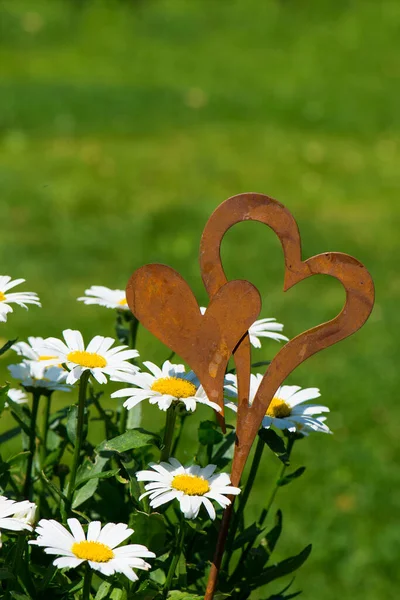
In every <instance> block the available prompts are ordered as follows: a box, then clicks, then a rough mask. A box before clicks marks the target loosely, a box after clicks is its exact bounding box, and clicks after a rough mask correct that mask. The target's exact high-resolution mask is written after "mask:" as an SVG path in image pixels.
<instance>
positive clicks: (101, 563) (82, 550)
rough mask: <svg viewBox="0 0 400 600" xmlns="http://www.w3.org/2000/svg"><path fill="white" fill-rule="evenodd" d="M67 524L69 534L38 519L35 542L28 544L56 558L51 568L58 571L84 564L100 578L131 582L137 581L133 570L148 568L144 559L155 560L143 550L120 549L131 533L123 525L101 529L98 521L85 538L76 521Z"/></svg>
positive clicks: (135, 546)
mask: <svg viewBox="0 0 400 600" xmlns="http://www.w3.org/2000/svg"><path fill="white" fill-rule="evenodd" d="M67 523H68V527H69V529H70V531H68V529H67V528H66V527H63V525H61V524H60V523H58V522H57V521H55V520H53V519H51V520H47V519H41V521H39V523H38V526H37V527H36V530H35V532H36V533H37V534H38V537H37V539H36V540H31V541H30V542H29V543H30V544H35V545H37V546H42V547H43V548H44V551H45V552H46V554H58V555H59V558H56V559H55V561H54V562H53V565H54V566H56V567H58V568H59V569H63V568H68V569H70V568H74V567H78V566H79V565H80V564H82V563H83V562H85V561H87V562H88V563H89V566H90V567H91V568H92V569H94V570H95V571H99V572H100V573H102V574H103V575H106V576H109V575H114V573H122V574H123V575H125V576H126V577H127V578H128V579H130V581H136V580H137V579H138V576H137V575H136V573H135V572H134V571H133V569H142V570H144V571H148V569H150V568H151V565H149V564H148V563H147V562H145V561H144V560H143V558H155V554H154V552H150V551H149V550H148V549H147V548H146V546H141V545H139V544H129V545H127V546H120V544H121V543H122V542H124V541H125V540H126V539H127V538H128V537H130V536H131V535H132V533H133V529H129V527H128V526H127V525H125V523H107V524H106V525H105V526H104V527H103V528H102V526H101V523H100V521H92V522H91V523H89V525H88V530H87V535H85V533H84V531H83V528H82V525H81V524H80V523H79V521H78V519H68V520H67ZM117 546H119V547H117Z"/></svg>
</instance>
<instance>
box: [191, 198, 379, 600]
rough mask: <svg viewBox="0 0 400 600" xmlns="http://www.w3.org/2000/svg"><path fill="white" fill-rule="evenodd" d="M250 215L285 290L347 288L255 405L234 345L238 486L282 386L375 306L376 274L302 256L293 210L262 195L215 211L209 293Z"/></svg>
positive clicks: (246, 358)
mask: <svg viewBox="0 0 400 600" xmlns="http://www.w3.org/2000/svg"><path fill="white" fill-rule="evenodd" d="M247 220H253V221H259V222H261V223H264V224H265V225H268V226H269V227H270V228H271V229H272V230H273V231H274V232H275V233H276V234H277V236H278V237H279V239H280V241H281V244H282V249H283V254H284V260H285V278H284V291H286V290H288V289H290V288H291V287H293V286H294V285H295V284H296V283H299V282H300V281H303V280H304V279H307V278H308V277H311V276H313V275H330V276H332V277H335V278H336V279H338V280H339V281H340V282H341V284H342V285H343V287H344V288H345V291H346V302H345V305H344V307H343V309H342V311H341V313H340V314H339V315H338V316H337V317H335V318H334V319H332V320H331V321H329V322H327V323H324V324H322V325H318V326H317V327H313V328H312V329H310V330H308V331H306V332H304V333H302V334H300V335H298V336H297V337H295V338H294V339H293V340H291V341H289V342H288V343H287V344H285V346H284V347H283V348H282V349H281V350H280V352H278V354H277V355H276V357H275V358H274V360H273V361H272V363H271V364H270V365H269V367H268V370H267V373H266V374H265V376H264V378H263V380H262V382H261V384H260V387H259V389H258V392H257V394H256V396H255V398H254V400H253V403H252V405H251V406H250V405H249V401H248V399H249V384H250V365H251V354H250V344H249V339H248V335H247V336H245V338H244V339H243V340H242V342H241V343H240V344H239V345H238V347H237V348H236V349H235V353H234V356H235V363H236V367H237V377H238V415H237V428H236V434H237V440H236V446H235V455H234V459H233V464H232V474H231V480H232V484H233V485H235V486H237V485H239V482H240V478H241V475H242V473H243V469H244V466H245V463H246V460H247V458H248V455H249V452H250V449H251V446H252V444H253V442H254V440H255V438H256V436H257V433H258V430H259V428H260V426H261V422H262V419H263V417H264V416H265V413H266V411H267V409H268V406H269V404H270V402H271V401H272V399H273V397H274V394H275V392H276V391H277V389H278V388H279V386H280V385H281V384H282V383H283V382H284V380H285V379H286V377H287V376H288V375H289V374H290V373H291V372H292V371H293V370H294V369H295V368H296V367H297V366H299V365H300V364H301V363H303V362H304V361H305V360H307V358H309V357H310V356H312V355H313V354H315V353H317V352H319V351H320V350H323V349H324V348H328V347H329V346H332V345H333V344H336V343H337V342H339V341H341V340H343V339H345V338H346V337H348V336H350V335H352V334H353V333H355V332H356V331H357V330H358V329H360V327H362V326H363V324H364V323H365V322H366V320H367V319H368V317H369V315H370V313H371V311H372V308H373V305H374V297H375V293H374V284H373V281H372V278H371V276H370V274H369V273H368V271H367V269H366V268H365V267H364V265H362V264H361V263H360V262H359V261H358V260H356V259H355V258H353V257H351V256H349V255H347V254H343V253H339V252H328V253H324V254H320V255H318V256H313V257H312V258H309V259H308V260H305V261H303V260H302V258H301V239H300V234H299V230H298V227H297V224H296V221H295V220H294V218H293V216H292V215H291V213H290V212H289V211H288V210H287V209H286V208H285V207H284V206H283V205H282V204H281V203H280V202H277V201H276V200H274V199H272V198H269V197H268V196H265V195H263V194H239V195H237V196H233V197H232V198H229V199H228V200H226V201H225V202H223V203H222V204H221V205H220V206H219V207H218V208H217V209H216V210H215V211H214V213H213V214H212V215H211V217H210V219H209V220H208V222H207V224H206V227H205V229H204V232H203V236H202V239H201V245H200V266H201V272H202V277H203V282H204V285H205V287H206V289H207V291H208V293H209V295H210V297H211V298H212V297H213V295H214V294H215V293H217V292H218V289H219V288H220V286H221V285H224V284H226V281H227V279H226V276H225V273H224V270H223V267H222V263H221V256H220V248H221V242H222V239H223V236H224V235H225V233H226V231H227V230H228V229H229V228H230V227H232V226H233V225H235V224H236V223H239V222H241V221H247ZM232 501H233V498H232ZM231 511H232V504H231V505H230V506H229V507H228V508H227V509H226V511H225V513H224V517H223V521H222V524H221V529H220V533H219V538H218V543H217V548H216V552H215V555H214V559H213V564H212V567H211V571H210V576H209V580H208V584H207V590H206V594H205V600H211V599H212V598H213V595H214V591H215V586H216V581H217V577H218V571H219V568H220V565H221V559H222V554H223V550H224V544H225V539H226V536H227V531H228V527H229V521H230V516H231Z"/></svg>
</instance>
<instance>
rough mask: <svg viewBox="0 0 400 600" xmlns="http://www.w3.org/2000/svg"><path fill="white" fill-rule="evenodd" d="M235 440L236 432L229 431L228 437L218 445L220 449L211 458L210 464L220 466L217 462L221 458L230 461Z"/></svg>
mask: <svg viewBox="0 0 400 600" xmlns="http://www.w3.org/2000/svg"><path fill="white" fill-rule="evenodd" d="M235 439H236V431H231V432H230V433H228V435H226V436H225V439H224V441H223V442H222V444H221V445H220V447H219V448H218V450H217V451H216V453H215V454H214V456H213V457H212V460H211V462H212V463H213V464H216V465H218V466H220V462H219V461H220V460H221V459H222V458H228V459H229V460H230V459H232V455H233V444H234V443H235Z"/></svg>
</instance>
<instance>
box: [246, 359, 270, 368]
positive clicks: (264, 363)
mask: <svg viewBox="0 0 400 600" xmlns="http://www.w3.org/2000/svg"><path fill="white" fill-rule="evenodd" d="M270 364H271V361H270V360H260V361H259V362H255V363H253V364H252V365H251V366H252V367H253V368H254V369H256V368H257V367H266V366H268V365H270Z"/></svg>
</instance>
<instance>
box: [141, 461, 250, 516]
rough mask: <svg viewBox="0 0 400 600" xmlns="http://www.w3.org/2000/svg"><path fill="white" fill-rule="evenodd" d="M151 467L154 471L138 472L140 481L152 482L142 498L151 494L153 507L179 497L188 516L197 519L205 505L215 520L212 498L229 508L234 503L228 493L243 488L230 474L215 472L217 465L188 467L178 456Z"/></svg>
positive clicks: (181, 505)
mask: <svg viewBox="0 0 400 600" xmlns="http://www.w3.org/2000/svg"><path fill="white" fill-rule="evenodd" d="M150 467H151V468H152V469H153V470H152V471H150V470H149V471H139V472H138V473H136V477H137V480H138V481H148V482H149V483H147V484H146V485H145V490H146V492H145V493H144V494H143V495H142V496H141V498H144V497H145V496H149V498H150V506H151V507H152V508H157V507H158V506H161V505H162V504H166V503H167V502H171V500H175V499H177V500H179V504H180V509H181V511H182V512H183V514H184V516H185V517H186V519H195V518H196V517H197V515H198V514H199V511H200V508H201V506H202V505H204V507H205V509H206V510H207V512H208V514H209V517H210V519H215V516H216V514H215V509H214V506H213V505H212V502H211V500H214V501H215V502H217V504H219V505H220V506H222V507H223V508H226V507H227V506H229V504H230V503H231V501H230V499H229V498H227V497H226V494H228V495H231V494H233V495H237V494H240V489H239V488H237V487H234V486H232V485H231V480H230V477H229V475H228V473H218V474H214V471H215V469H216V466H215V465H207V466H206V467H204V468H203V469H202V468H201V467H199V466H197V465H192V466H191V467H184V466H183V465H181V463H180V462H179V461H178V460H176V459H175V458H170V459H169V462H168V463H166V462H162V463H161V464H159V465H156V464H151V465H150Z"/></svg>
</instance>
